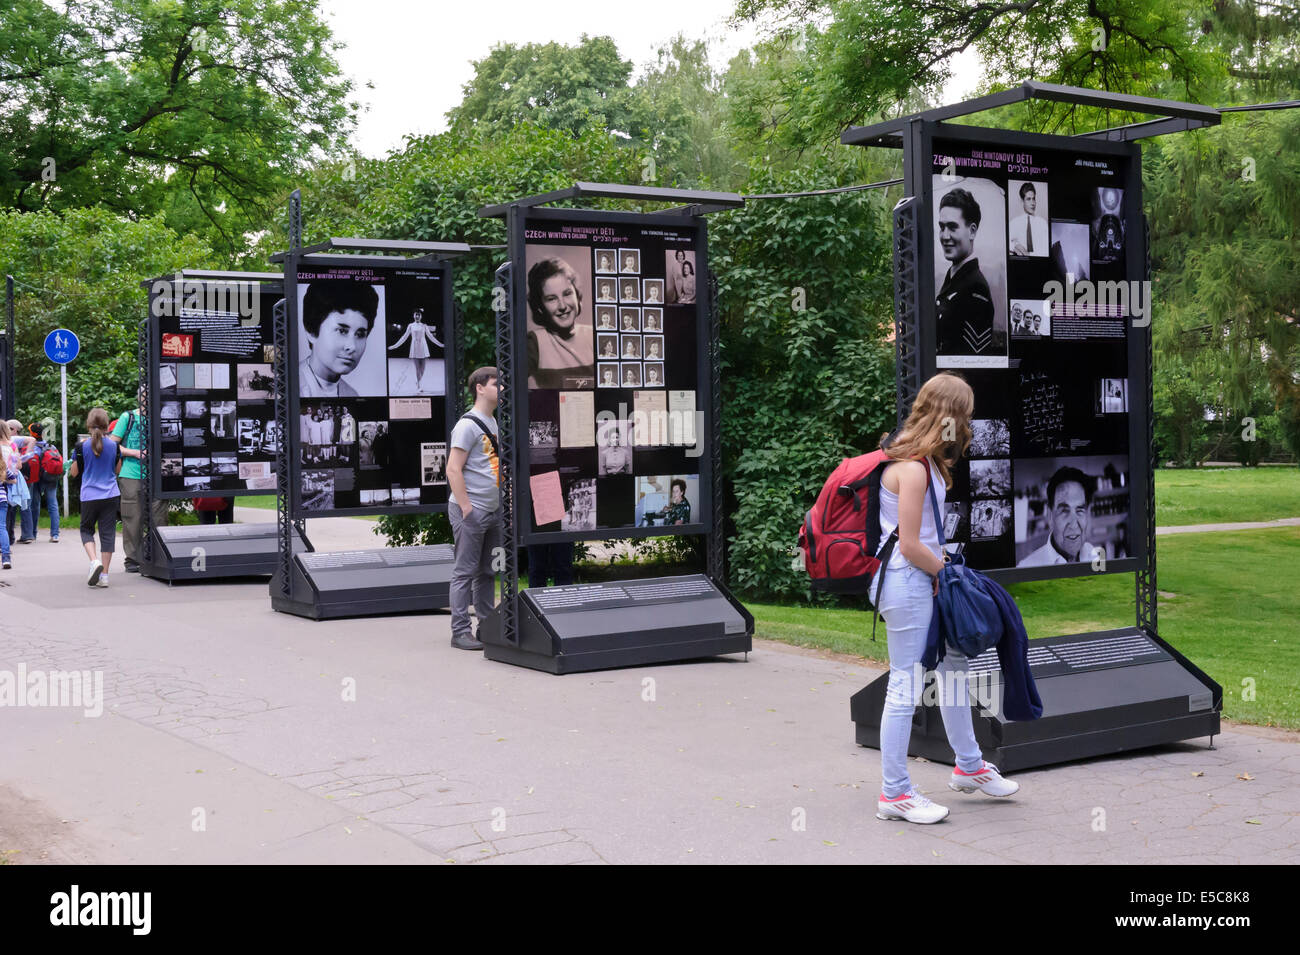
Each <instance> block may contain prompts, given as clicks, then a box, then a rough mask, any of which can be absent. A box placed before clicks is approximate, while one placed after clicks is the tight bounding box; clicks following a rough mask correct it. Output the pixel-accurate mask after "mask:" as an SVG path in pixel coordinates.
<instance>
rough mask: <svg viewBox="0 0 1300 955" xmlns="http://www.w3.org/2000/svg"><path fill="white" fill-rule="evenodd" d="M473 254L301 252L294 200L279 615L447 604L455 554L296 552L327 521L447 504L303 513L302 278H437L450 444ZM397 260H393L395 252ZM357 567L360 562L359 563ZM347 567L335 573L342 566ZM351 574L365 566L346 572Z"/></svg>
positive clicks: (381, 244)
mask: <svg viewBox="0 0 1300 955" xmlns="http://www.w3.org/2000/svg"><path fill="white" fill-rule="evenodd" d="M471 251H473V250H472V249H471V247H470V246H468V245H466V244H465V243H463V242H422V241H412V240H402V239H367V238H330V239H326V240H325V241H323V242H319V243H317V244H315V245H312V246H308V247H303V245H302V197H301V193H300V192H299V191H298V190H294V192H293V193H292V194H291V196H290V197H289V250H288V251H287V252H282V253H277V254H276V255H273V256H272V257H271V261H273V262H282V263H284V282H285V295H284V298H283V299H282V300H281V301H280V302H279V303H278V305H277V306H276V310H275V313H274V329H275V380H276V401H275V418H276V422H277V426H278V427H279V429H280V433H281V436H282V441H283V444H282V448H281V450H282V453H281V454H280V456H279V457H278V459H277V469H276V534H277V540H278V545H279V546H278V554H277V561H276V569H275V572H274V574H273V575H272V580H271V585H270V591H271V606H272V608H273V609H275V610H278V611H282V612H285V613H293V614H296V615H299V616H304V617H309V618H312V619H316V620H321V619H326V618H333V617H349V616H366V615H371V614H376V613H395V612H409V611H428V610H432V609H437V608H439V607H445V606H446V605H447V602H446V593H447V590H448V586H449V584H448V581H449V579H450V568H451V564H452V549H451V547H450V546H447V545H434V546H427V547H406V548H380V549H376V550H369V551H349V552H343V553H341V554H319V553H313V554H312V555H311V556H310V557H306V556H305V555H303V554H301V553H295V552H294V550H293V548H292V545H293V540H294V535H295V532H296V533H297V534H298V535H299V536H304V537H305V529H306V521H307V519H309V518H322V517H335V516H345V517H359V516H364V515H399V514H436V513H445V512H446V510H447V505H446V504H445V503H442V504H436V503H434V504H415V505H401V506H397V507H393V506H391V505H390V506H387V507H368V508H343V509H331V510H307V509H304V508H303V507H302V506H301V497H300V494H301V470H302V467H301V446H300V444H301V442H300V435H299V432H298V428H297V421H298V414H299V408H300V403H299V402H300V396H299V394H298V390H299V389H298V382H297V380H296V377H297V376H296V374H295V372H296V369H297V368H298V354H297V351H298V350H297V341H298V328H297V325H298V322H297V303H298V271H299V268H300V267H302V266H319V267H330V266H343V267H360V268H400V269H408V270H409V269H418V270H421V271H427V272H429V273H430V274H434V275H438V276H439V277H440V280H441V286H442V287H441V290H440V291H441V294H442V310H443V317H444V319H445V322H446V325H445V335H450V336H451V338H450V339H448V346H449V347H448V349H447V351H446V352H445V356H444V362H445V366H444V367H445V369H446V382H447V394H446V395H445V402H444V418H445V420H444V426H445V431H446V433H447V435H448V437H450V433H451V427H452V425H453V423H454V422H455V420H456V419H455V417H454V415H455V414H456V413H457V412H458V411H459V409H460V408H461V407H462V403H463V399H462V398H461V396H460V391H461V386H460V375H461V371H460V368H461V365H462V364H463V362H464V355H465V346H464V342H463V340H462V339H463V336H462V334H461V327H460V321H461V316H460V312H459V310H458V309H457V308H456V305H455V301H454V297H453V294H452V293H453V289H452V283H453V269H452V265H451V260H452V259H453V258H454V257H456V256H460V255H465V254H467V253H469V252H471ZM390 253H396V254H390ZM357 561H360V562H361V563H360V564H358V563H356V562H357ZM340 567H341V568H343V570H342V573H339V572H338V571H339V568H340ZM348 567H359V568H362V569H359V570H356V571H349V570H348V569H347V568H348Z"/></svg>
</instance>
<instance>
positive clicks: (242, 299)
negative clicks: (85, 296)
mask: <svg viewBox="0 0 1300 955" xmlns="http://www.w3.org/2000/svg"><path fill="white" fill-rule="evenodd" d="M283 297H284V293H283V291H282V289H281V286H280V283H279V282H274V283H270V282H268V283H259V282H213V281H200V280H188V281H183V282H175V281H168V282H164V281H159V282H157V283H155V285H154V287H153V288H152V289H151V290H150V295H149V315H150V321H151V323H152V324H153V334H152V335H151V336H150V340H151V351H152V356H151V362H150V365H151V375H150V377H151V380H152V384H153V386H154V387H153V388H151V389H150V390H151V392H153V393H152V394H151V395H150V396H149V401H150V404H149V408H150V410H151V413H152V415H153V420H152V421H150V422H149V425H150V428H149V437H150V444H151V446H152V447H151V452H152V455H153V457H154V460H157V461H159V462H160V466H159V469H158V471H157V472H156V473H151V474H150V480H151V481H152V486H151V490H152V492H153V493H154V494H156V495H157V496H159V497H162V498H180V497H233V496H235V495H251V494H274V493H275V460H276V456H277V455H278V454H279V452H280V444H281V436H280V434H279V433H278V431H277V428H276V425H275V400H274V399H275V370H274V369H275V345H274V332H273V325H272V322H273V318H272V316H273V312H274V308H275V303H276V302H278V301H279V300H280V299H282V298H283Z"/></svg>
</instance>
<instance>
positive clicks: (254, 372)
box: [235, 364, 275, 401]
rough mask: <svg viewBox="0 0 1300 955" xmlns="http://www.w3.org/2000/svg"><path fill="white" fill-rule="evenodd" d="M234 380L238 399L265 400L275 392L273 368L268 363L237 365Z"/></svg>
mask: <svg viewBox="0 0 1300 955" xmlns="http://www.w3.org/2000/svg"><path fill="white" fill-rule="evenodd" d="M235 382H236V388H237V391H236V394H237V395H238V396H239V400H240V401H267V400H269V399H270V398H272V397H273V396H274V394H275V370H274V369H273V368H272V367H271V366H270V365H265V364H257V365H237V366H236V369H235Z"/></svg>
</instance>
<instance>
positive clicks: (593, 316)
mask: <svg viewBox="0 0 1300 955" xmlns="http://www.w3.org/2000/svg"><path fill="white" fill-rule="evenodd" d="M526 234H527V235H528V236H529V240H528V242H527V243H526V245H525V260H526V263H525V264H526V270H525V276H524V281H525V286H526V297H527V303H528V315H527V318H526V322H525V331H526V334H527V342H528V349H527V351H528V366H527V368H528V415H527V436H528V463H527V477H528V488H529V492H530V493H529V498H528V502H529V504H530V511H531V515H532V522H531V529H532V530H533V531H535V532H537V533H550V532H554V531H594V530H597V529H609V530H611V531H612V530H617V529H620V528H630V527H663V528H665V531H664V533H671V530H669V528H671V527H680V526H684V525H688V524H699V523H700V522H702V521H703V520H704V517H703V514H702V511H701V501H700V497H699V471H700V467H699V462H700V440H701V434H700V433H699V432H700V431H701V430H702V428H701V427H700V425H699V423H698V422H699V420H700V409H702V408H703V407H705V404H704V402H705V401H706V399H707V395H705V393H704V392H703V391H702V384H701V382H700V381H699V372H698V362H699V358H700V356H701V354H702V352H701V348H702V345H701V342H700V326H699V321H698V313H697V301H696V291H695V290H696V281H695V272H696V267H697V252H696V244H697V238H696V232H695V230H694V229H693V228H691V227H675V226H674V227H662V226H656V227H654V228H653V229H651V228H646V227H643V226H641V225H638V224H635V223H632V222H628V223H623V222H602V223H601V224H600V225H599V226H595V225H593V224H591V223H587V222H583V221H581V220H574V221H569V220H568V219H567V218H566V219H564V220H563V221H555V220H551V219H547V220H544V221H543V220H538V221H537V222H530V223H529V225H528V227H527V231H526Z"/></svg>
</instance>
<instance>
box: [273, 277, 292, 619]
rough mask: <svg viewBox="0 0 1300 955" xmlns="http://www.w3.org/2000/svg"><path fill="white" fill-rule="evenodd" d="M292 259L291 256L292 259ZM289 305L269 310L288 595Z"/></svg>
mask: <svg viewBox="0 0 1300 955" xmlns="http://www.w3.org/2000/svg"><path fill="white" fill-rule="evenodd" d="M291 262H292V260H291ZM288 314H289V309H288V304H287V302H286V300H285V299H280V301H278V302H276V303H275V307H274V308H273V309H272V310H271V316H272V326H273V327H274V329H275V336H274V337H275V430H276V432H277V434H276V439H275V440H276V444H277V446H278V448H279V452H280V453H279V454H277V455H276V456H275V530H276V534H277V535H278V536H279V540H280V549H279V554H278V555H277V559H278V560H279V577H280V581H279V583H280V593H281V594H282V595H283V596H284V597H286V598H287V597H288V596H289V592H290V587H289V573H290V570H291V566H292V563H293V522H292V521H290V520H289V388H288V385H287V382H288V381H289V319H288Z"/></svg>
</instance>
